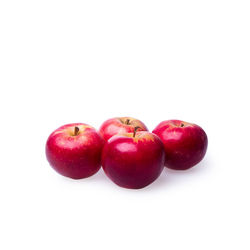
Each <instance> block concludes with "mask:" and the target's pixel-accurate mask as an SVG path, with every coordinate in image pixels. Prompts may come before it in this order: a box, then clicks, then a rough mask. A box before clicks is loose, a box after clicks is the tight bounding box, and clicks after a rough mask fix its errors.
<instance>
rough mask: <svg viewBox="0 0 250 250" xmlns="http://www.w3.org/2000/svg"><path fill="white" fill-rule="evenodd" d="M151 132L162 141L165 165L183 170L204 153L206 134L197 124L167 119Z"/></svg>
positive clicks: (206, 142) (201, 157) (197, 160)
mask: <svg viewBox="0 0 250 250" xmlns="http://www.w3.org/2000/svg"><path fill="white" fill-rule="evenodd" d="M153 133H154V134H156V135H158V136H159V137H160V138H161V140H162V141H163V144H164V148H165V153H166V158H165V166H166V167H168V168H171V169H176V170H185V169H189V168H191V167H193V166H194V165H196V164H197V163H198V162H200V161H201V160H202V159H203V157H204V156H205V154H206V150H207V144H208V140H207V135H206V133H205V131H204V130H203V129H202V128H201V127H199V126H198V125H195V124H192V123H188V122H184V121H179V120H169V121H163V122H161V123H160V124H159V125H158V126H157V127H156V128H155V129H154V130H153Z"/></svg>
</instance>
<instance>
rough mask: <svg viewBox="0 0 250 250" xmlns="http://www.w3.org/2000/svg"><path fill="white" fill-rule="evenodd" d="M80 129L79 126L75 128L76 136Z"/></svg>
mask: <svg viewBox="0 0 250 250" xmlns="http://www.w3.org/2000/svg"><path fill="white" fill-rule="evenodd" d="M79 130H80V129H79V128H78V127H75V129H74V136H76V135H78V132H79Z"/></svg>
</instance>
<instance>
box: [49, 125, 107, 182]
mask: <svg viewBox="0 0 250 250" xmlns="http://www.w3.org/2000/svg"><path fill="white" fill-rule="evenodd" d="M75 127H77V128H78V129H79V131H78V133H77V134H76V135H75V134H74V133H75ZM103 144H104V141H103V139H102V138H101V136H100V135H99V133H98V132H97V131H96V130H95V129H94V128H93V127H91V126H89V125H87V124H84V123H72V124H67V125H64V126H62V127H60V128H58V129H56V130H55V131H54V132H52V134H51V135H50V136H49V138H48V140H47V143H46V156H47V160H48V161H49V163H50V165H51V166H52V167H53V168H54V169H55V170H56V171H57V172H58V173H59V174H61V175H63V176H66V177H70V178H72V179H82V178H86V177H89V176H91V175H93V174H95V173H96V172H97V171H98V170H99V169H100V167H101V152H102V148H103Z"/></svg>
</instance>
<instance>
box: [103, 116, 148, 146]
mask: <svg viewBox="0 0 250 250" xmlns="http://www.w3.org/2000/svg"><path fill="white" fill-rule="evenodd" d="M135 127H139V128H138V129H137V131H148V129H147V127H146V126H145V125H144V123H143V122H141V121H140V120H137V119H135V118H132V117H116V118H112V119H109V120H107V121H105V122H104V123H103V124H102V126H101V127H100V130H99V131H100V134H101V135H102V137H103V138H104V140H105V141H107V140H108V139H109V138H111V137H112V136H113V135H116V134H122V133H133V132H134V129H135Z"/></svg>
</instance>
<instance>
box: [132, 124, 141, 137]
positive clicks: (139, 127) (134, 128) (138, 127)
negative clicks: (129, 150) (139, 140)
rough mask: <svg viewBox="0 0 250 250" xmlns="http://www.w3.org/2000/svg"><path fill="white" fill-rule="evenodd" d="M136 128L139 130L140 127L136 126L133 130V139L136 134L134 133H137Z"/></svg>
mask: <svg viewBox="0 0 250 250" xmlns="http://www.w3.org/2000/svg"><path fill="white" fill-rule="evenodd" d="M138 128H140V127H139V126H136V127H135V128H134V133H133V137H135V134H136V131H137V129H138Z"/></svg>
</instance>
